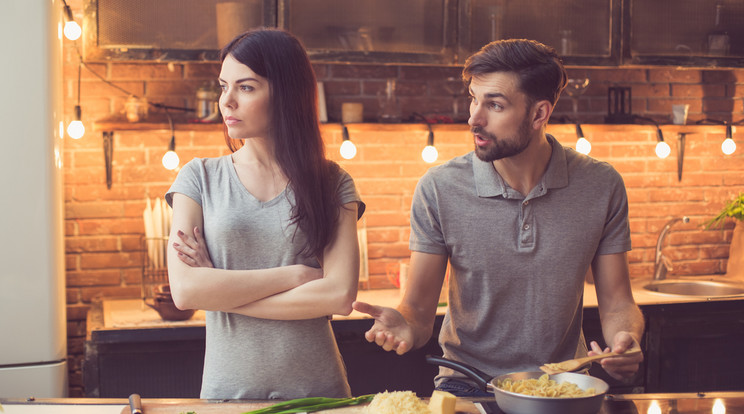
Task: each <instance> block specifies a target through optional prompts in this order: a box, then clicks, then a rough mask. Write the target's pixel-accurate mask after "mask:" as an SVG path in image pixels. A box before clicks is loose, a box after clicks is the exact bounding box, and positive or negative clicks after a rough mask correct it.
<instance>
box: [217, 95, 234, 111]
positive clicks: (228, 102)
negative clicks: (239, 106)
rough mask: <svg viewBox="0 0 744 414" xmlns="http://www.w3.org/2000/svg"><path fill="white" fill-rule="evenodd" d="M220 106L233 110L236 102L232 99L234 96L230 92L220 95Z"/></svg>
mask: <svg viewBox="0 0 744 414" xmlns="http://www.w3.org/2000/svg"><path fill="white" fill-rule="evenodd" d="M220 106H224V107H226V108H233V107H234V106H235V100H234V99H233V98H232V94H231V93H230V92H229V91H223V92H222V95H220Z"/></svg>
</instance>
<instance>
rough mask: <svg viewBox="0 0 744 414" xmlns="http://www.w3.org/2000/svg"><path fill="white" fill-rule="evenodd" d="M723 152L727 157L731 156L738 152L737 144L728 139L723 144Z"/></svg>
mask: <svg viewBox="0 0 744 414" xmlns="http://www.w3.org/2000/svg"><path fill="white" fill-rule="evenodd" d="M721 151H723V153H724V154H726V155H731V154H733V153H734V151H736V142H734V140H733V139H731V138H726V139H724V140H723V143H722V144H721Z"/></svg>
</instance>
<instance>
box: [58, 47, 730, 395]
mask: <svg viewBox="0 0 744 414" xmlns="http://www.w3.org/2000/svg"><path fill="white" fill-rule="evenodd" d="M77 56H78V55H77V53H76V52H75V49H74V48H73V47H72V43H71V42H67V41H66V43H65V48H64V57H65V72H64V91H65V115H66V119H67V120H70V119H71V118H72V116H73V115H72V114H73V106H74V105H75V100H76V90H77V68H78V57H77ZM88 68H90V70H92V71H95V72H96V73H98V74H99V75H100V76H101V77H103V78H104V79H106V80H108V81H110V82H113V83H115V84H116V85H117V86H119V87H121V88H123V89H125V90H127V91H129V92H131V93H134V94H137V95H141V96H146V97H147V98H148V99H149V100H150V101H151V102H160V103H164V104H167V105H172V106H187V107H194V106H195V103H194V95H195V91H196V89H197V88H198V87H199V86H200V85H201V84H202V83H203V82H205V81H210V80H213V79H215V78H216V76H217V74H218V72H219V67H218V65H217V64H214V63H185V64H184V63H174V64H165V63H137V62H120V63H114V62H108V63H94V62H89V63H88V65H87V68H84V69H83V71H82V85H81V90H82V94H81V103H82V109H83V121H84V123H85V124H86V126H87V128H88V131H87V133H86V135H85V136H84V137H83V138H82V139H80V140H69V139H68V140H66V142H65V148H64V164H65V167H64V179H65V232H66V240H65V241H66V243H65V245H66V276H67V303H68V337H69V342H68V344H69V353H70V365H71V366H70V369H71V373H70V374H71V375H70V393H71V396H80V395H82V394H83V390H82V376H81V365H82V354H83V343H84V339H85V329H86V327H85V317H86V313H87V310H88V308H89V306H90V303H91V301H92V300H94V299H95V298H102V297H106V298H110V297H127V298H135V297H138V296H139V292H140V287H139V286H140V285H139V284H140V281H141V266H142V260H143V255H142V248H141V244H140V237H141V236H142V233H143V222H142V219H141V216H142V210H143V208H144V206H145V199H146V198H147V197H150V198H155V197H159V196H160V197H162V195H163V193H164V192H165V190H166V189H167V188H168V187H169V185H170V183H171V182H172V181H173V179H174V177H175V173H174V172H170V171H167V170H165V169H164V168H163V167H162V166H161V164H160V158H161V156H162V154H163V153H164V152H165V150H166V147H167V145H168V141H169V139H170V132H169V131H162V130H159V131H142V130H140V131H116V132H115V135H114V154H113V169H112V178H113V179H112V181H113V183H112V184H113V185H112V187H111V189H107V187H106V174H105V168H104V157H103V150H102V137H101V133H100V132H98V131H94V128H93V122H94V121H95V120H97V119H100V118H103V117H106V116H109V115H111V114H113V113H117V112H120V111H121V110H122V108H123V105H124V101H125V100H126V98H127V95H126V94H125V93H124V92H122V91H121V90H119V89H117V88H115V87H112V86H110V85H107V84H106V83H104V82H102V81H101V80H100V79H99V78H98V77H97V76H95V75H93V74H92V73H91V71H90V70H88ZM315 68H316V71H317V74H318V78H319V80H321V81H323V82H324V89H325V93H326V97H327V107H328V114H329V120H330V121H332V122H336V121H338V120H339V119H340V107H341V103H342V102H361V103H363V104H364V116H365V121H368V122H369V121H374V120H375V119H376V117H377V102H378V100H377V95H378V93H379V92H380V91H381V90H383V89H384V86H385V80H386V79H387V78H396V79H397V80H398V85H399V89H398V96H399V98H400V101H401V103H402V107H403V111H402V112H403V113H402V116H403V118H404V119H407V118H409V117H410V116H411V114H412V113H413V112H419V113H422V114H425V115H427V116H431V115H443V116H448V117H450V118H453V119H455V120H458V121H464V120H465V119H466V118H467V113H466V111H467V100H466V99H465V98H464V97H459V98H456V101H457V109H458V110H457V111H456V112H455V111H454V105H453V100H454V99H455V98H454V97H453V93H454V92H453V91H456V90H457V89H458V87H459V86H460V84H459V80H458V77H459V73H460V68H456V67H418V66H394V65H385V66H382V65H381V66H375V65H332V64H323V65H316V66H315ZM569 72H570V76H571V77H589V78H590V86H589V88H588V90H587V91H586V93H585V94H584V95H582V96H581V97H580V98H579V99H578V114H573V102H572V101H571V100H570V99H569V98H568V97H563V98H561V100H560V102H559V103H558V105H557V108H556V111H555V115H554V118H555V119H558V118H559V117H561V116H572V117H575V118H578V119H579V120H580V121H581V122H583V123H585V124H586V125H584V126H583V129H584V132H585V134H586V135H587V137H588V138H589V140H590V141H591V142H592V144H593V150H592V153H591V155H592V156H594V157H596V158H598V159H601V160H605V161H608V162H610V163H611V164H613V165H614V166H615V167H616V168H617V169H618V170H619V171H620V173H621V174H622V175H623V177H624V179H625V182H626V185H627V188H628V194H629V199H630V219H631V223H630V224H631V231H632V241H633V247H634V248H633V251H632V252H630V261H631V274H632V277H650V274H651V273H652V269H653V247H654V245H655V242H656V237H657V234H658V232H659V230H660V229H661V227H662V226H663V225H664V223H665V222H666V221H667V220H668V219H670V218H672V217H678V216H681V215H688V216H690V218H691V219H692V222H691V223H690V224H686V225H683V224H680V225H678V226H676V227H675V231H674V232H673V233H672V234H671V235H670V237H669V238H668V243H669V245H670V246H671V248H670V249H668V254H669V256H670V258H671V259H672V260H673V261H674V262H675V264H676V266H675V271H674V272H673V273H674V274H680V275H702V274H711V273H723V272H725V266H726V259H727V257H728V243H729V241H730V238H731V228H732V227H731V225H729V226H728V227H727V228H726V230H725V231H703V230H702V229H701V228H700V224H701V223H702V222H703V221H704V220H706V219H708V218H710V217H712V216H713V215H714V214H715V213H716V212H717V211H718V210H719V209H720V208H721V207H722V205H723V203H724V202H725V201H726V200H728V199H730V198H732V197H733V196H734V195H736V194H738V193H739V192H741V191H743V190H744V162H742V160H743V159H744V129H742V130H741V132H737V133H736V134H735V136H734V138H735V140H736V141H737V142H738V144H739V150H738V152H736V153H735V154H733V155H731V156H724V155H723V154H722V153H721V151H720V143H721V141H722V140H723V127H720V126H690V127H679V126H671V125H667V124H668V123H669V120H670V113H671V105H672V103H688V104H690V115H689V120H690V121H691V122H694V121H696V120H700V119H704V118H714V119H721V120H727V121H731V120H733V121H738V120H740V119H742V118H744V108H743V107H742V105H743V103H744V69H736V70H700V69H671V68H627V69H617V68H613V69H601V68H592V69H583V68H571V69H569ZM450 78H451V79H450ZM448 79H450V80H448ZM608 86H629V87H631V88H632V94H633V112H634V113H636V114H640V115H643V116H647V117H651V118H653V119H655V120H656V121H657V122H660V123H661V124H663V125H662V129H663V131H664V134H665V137H667V140H668V141H669V142H670V144H671V145H672V148H673V149H674V147H675V143H676V142H677V138H676V137H677V133H678V132H680V131H685V132H689V134H688V135H687V138H686V140H687V142H686V147H685V161H684V173H683V177H682V180H681V181H679V180H678V179H677V161H676V157H675V155H674V153H673V155H672V156H670V157H669V158H667V159H666V160H659V159H658V158H656V156H655V155H654V154H653V147H654V144H655V135H654V130H653V128H651V127H649V126H640V125H602V123H603V122H604V117H605V115H606V114H607V98H606V96H607V87H608ZM349 129H350V132H351V136H352V139H353V140H354V141H355V142H356V144H357V147H358V149H359V153H358V155H357V157H356V158H355V159H353V160H350V161H346V160H341V158H340V157H339V156H338V147H339V145H340V143H341V133H340V128H339V126H338V125H337V124H334V123H330V124H327V125H324V126H323V135H324V137H325V139H326V142H327V145H328V152H329V156H330V157H331V158H333V159H335V160H337V161H339V162H340V163H341V164H342V165H343V167H344V168H346V169H347V170H348V171H349V172H350V173H351V175H352V176H353V177H354V178H355V180H356V182H357V185H358V187H359V190H360V191H361V193H362V195H363V197H364V200H365V201H366V202H367V205H368V208H367V213H366V215H365V222H366V225H367V228H368V240H369V257H370V263H369V264H370V273H371V276H370V288H385V287H390V286H391V285H390V283H389V282H388V281H387V278H386V277H385V266H386V265H387V264H388V263H395V262H398V261H401V260H407V258H408V255H409V252H408V243H407V241H408V234H409V230H408V224H409V220H408V211H409V206H410V202H411V197H412V194H413V189H414V187H415V184H416V181H417V179H418V178H419V177H420V176H421V175H422V174H423V173H424V172H425V171H426V169H427V168H428V167H429V165H428V164H425V163H424V162H423V161H422V160H421V157H420V152H421V148H422V147H423V145H424V144H425V141H426V129H425V127H424V126H423V125H418V124H399V125H379V124H372V123H366V124H355V125H350V126H349ZM434 130H435V133H436V145H437V147H438V149H439V153H440V161H439V162H441V161H443V160H446V159H449V158H452V157H454V156H457V155H460V154H463V153H465V152H468V151H470V150H471V149H472V140H471V138H470V137H469V134H468V130H467V126H466V125H464V124H463V123H458V124H453V125H436V126H435V127H434ZM549 132H551V133H553V134H554V135H555V136H556V137H557V138H558V139H559V141H561V142H563V143H564V144H566V145H573V142H574V141H575V139H576V138H575V136H574V129H573V127H572V126H570V125H560V124H552V125H551V126H550V127H549ZM176 139H177V149H178V153H179V155H180V157H181V160H182V163H183V162H185V161H188V160H189V159H191V158H193V157H195V156H199V157H205V156H218V155H221V154H225V153H227V150H226V149H225V146H224V143H223V139H222V133H221V129H220V128H219V127H215V128H214V129H209V128H207V129H206V130H205V129H203V128H202V129H200V130H198V131H179V132H177V134H176Z"/></svg>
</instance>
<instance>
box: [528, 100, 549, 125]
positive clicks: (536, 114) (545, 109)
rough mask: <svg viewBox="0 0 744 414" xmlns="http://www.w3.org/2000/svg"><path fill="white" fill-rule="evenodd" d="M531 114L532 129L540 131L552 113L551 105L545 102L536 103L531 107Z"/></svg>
mask: <svg viewBox="0 0 744 414" xmlns="http://www.w3.org/2000/svg"><path fill="white" fill-rule="evenodd" d="M532 113H533V116H532V127H533V128H534V129H542V128H543V127H545V126H546V125H547V124H548V120H549V119H550V114H551V113H553V105H552V104H551V103H550V101H547V100H543V101H537V102H535V105H534V106H533V109H532Z"/></svg>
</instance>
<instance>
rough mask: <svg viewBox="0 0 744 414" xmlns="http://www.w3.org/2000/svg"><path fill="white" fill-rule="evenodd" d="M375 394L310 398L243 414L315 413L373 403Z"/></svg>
mask: <svg viewBox="0 0 744 414" xmlns="http://www.w3.org/2000/svg"><path fill="white" fill-rule="evenodd" d="M374 396H375V394H368V395H362V396H360V397H352V398H326V397H308V398H298V399H295V400H289V401H285V402H282V403H278V404H274V405H271V406H269V407H264V408H261V409H258V410H253V411H248V412H245V413H243V414H290V413H314V412H316V411H320V410H326V409H329V408H338V407H346V406H349V405H359V404H364V403H367V402H370V401H372V398H374Z"/></svg>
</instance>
